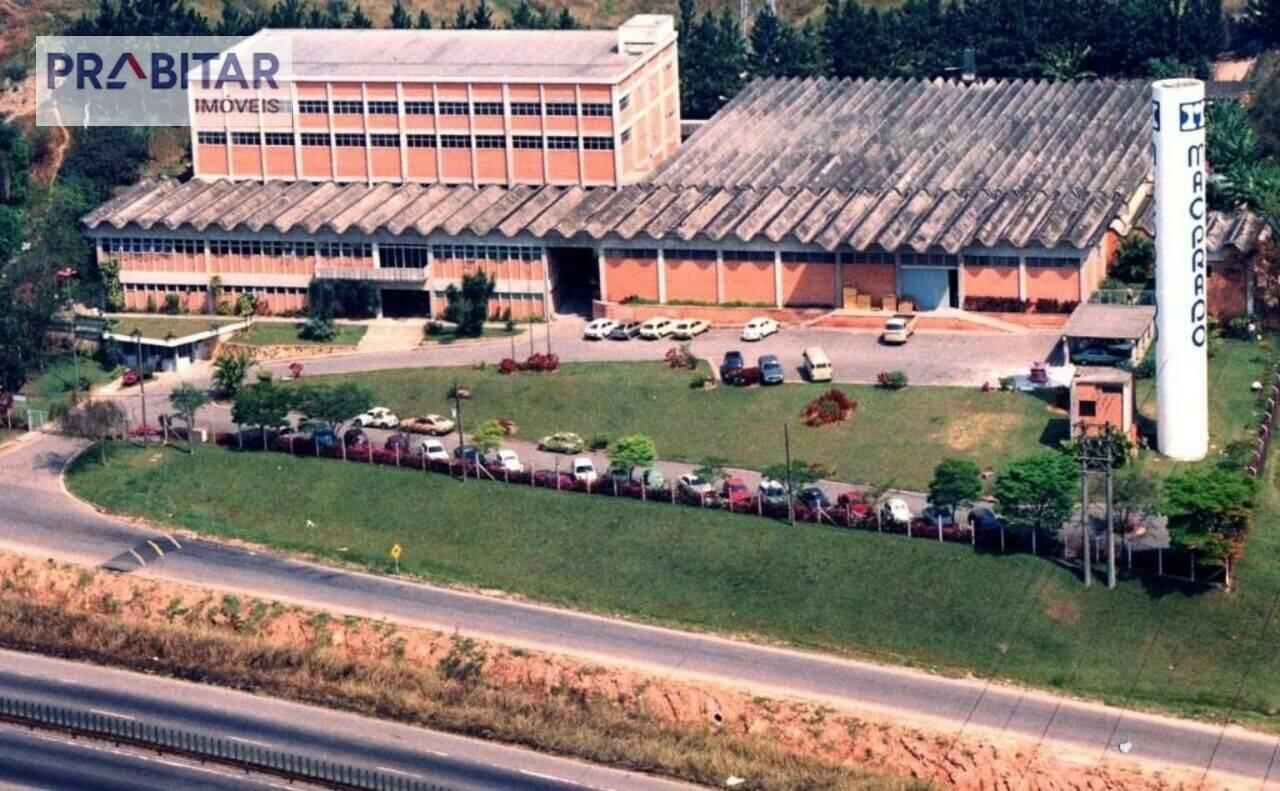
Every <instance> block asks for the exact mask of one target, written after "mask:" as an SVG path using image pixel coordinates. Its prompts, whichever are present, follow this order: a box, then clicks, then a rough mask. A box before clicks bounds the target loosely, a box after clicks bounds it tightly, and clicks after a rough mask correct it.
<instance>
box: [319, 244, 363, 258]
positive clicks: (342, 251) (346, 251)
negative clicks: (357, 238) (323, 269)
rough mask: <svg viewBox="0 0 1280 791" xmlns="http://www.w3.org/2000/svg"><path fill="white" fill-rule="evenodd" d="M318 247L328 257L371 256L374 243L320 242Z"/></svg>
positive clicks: (321, 253)
mask: <svg viewBox="0 0 1280 791" xmlns="http://www.w3.org/2000/svg"><path fill="white" fill-rule="evenodd" d="M316 249H317V250H318V251H319V252H320V255H322V256H324V257H326V258H369V257H371V256H372V255H373V245H371V244H369V243H368V242H354V243H353V242H320V243H319V244H317V245H316Z"/></svg>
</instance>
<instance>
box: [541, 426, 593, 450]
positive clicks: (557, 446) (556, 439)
mask: <svg viewBox="0 0 1280 791" xmlns="http://www.w3.org/2000/svg"><path fill="white" fill-rule="evenodd" d="M586 446H587V443H585V442H583V441H582V437H579V436H578V435H577V434H574V433H573V432H572V431H558V432H556V433H555V434H548V435H547V436H545V437H543V438H542V439H540V440H538V450H546V451H551V452H552V453H580V452H582V449H583V448H585V447H586Z"/></svg>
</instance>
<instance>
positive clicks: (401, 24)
mask: <svg viewBox="0 0 1280 791" xmlns="http://www.w3.org/2000/svg"><path fill="white" fill-rule="evenodd" d="M391 27H393V28H395V29H396V30H408V29H410V28H412V27H413V17H411V16H409V11H408V10H407V9H406V8H405V7H404V3H403V2H402V0H396V2H395V5H393V6H391Z"/></svg>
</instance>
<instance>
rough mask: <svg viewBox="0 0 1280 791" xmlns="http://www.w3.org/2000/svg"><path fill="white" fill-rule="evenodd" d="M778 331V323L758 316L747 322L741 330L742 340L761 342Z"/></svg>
mask: <svg viewBox="0 0 1280 791" xmlns="http://www.w3.org/2000/svg"><path fill="white" fill-rule="evenodd" d="M777 331H778V322H776V321H774V320H773V319H770V318H765V317H764V316H758V317H756V318H754V319H752V320H750V321H748V322H747V325H746V326H745V327H743V328H742V340H744V341H762V340H764V339H765V338H767V337H769V336H770V335H772V334H774V333H775V332H777Z"/></svg>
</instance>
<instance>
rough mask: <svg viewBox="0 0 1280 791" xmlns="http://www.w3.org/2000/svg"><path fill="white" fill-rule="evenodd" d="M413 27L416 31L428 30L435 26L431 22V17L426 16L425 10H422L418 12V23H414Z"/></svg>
mask: <svg viewBox="0 0 1280 791" xmlns="http://www.w3.org/2000/svg"><path fill="white" fill-rule="evenodd" d="M413 26H414V27H416V28H417V29H418V30H430V29H431V28H432V27H434V26H435V25H434V23H433V22H432V21H431V15H430V14H428V13H427V9H425V8H424V9H422V10H421V11H419V12H418V21H417V22H415V23H414V25H413Z"/></svg>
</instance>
